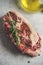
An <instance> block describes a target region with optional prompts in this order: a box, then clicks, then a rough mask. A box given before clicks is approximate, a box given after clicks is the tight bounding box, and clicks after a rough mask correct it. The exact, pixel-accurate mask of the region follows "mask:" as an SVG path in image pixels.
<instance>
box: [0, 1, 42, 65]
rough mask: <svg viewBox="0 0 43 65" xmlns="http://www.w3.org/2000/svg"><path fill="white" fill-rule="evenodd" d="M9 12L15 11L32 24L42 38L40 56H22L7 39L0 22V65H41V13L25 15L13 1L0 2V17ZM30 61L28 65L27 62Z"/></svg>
mask: <svg viewBox="0 0 43 65" xmlns="http://www.w3.org/2000/svg"><path fill="white" fill-rule="evenodd" d="M10 10H17V11H18V12H20V13H21V14H22V15H23V16H24V17H25V18H26V19H27V20H28V22H30V23H31V24H32V26H33V27H34V28H35V29H36V31H37V32H38V33H39V34H40V36H41V38H42V51H41V55H40V56H37V57H33V58H32V57H29V56H27V55H24V54H22V53H21V52H20V51H19V50H18V49H17V48H16V47H15V46H14V45H13V44H12V42H11V41H10V40H9V38H7V36H6V33H5V31H4V30H3V26H2V21H1V20H0V65H43V13H41V12H37V13H33V14H32V13H31V14H29V13H26V12H24V11H23V10H21V9H20V8H18V7H17V6H16V4H15V0H0V17H2V16H3V15H4V14H5V13H6V12H8V11H10ZM28 60H29V61H30V63H29V64H28V63H27V61H28Z"/></svg>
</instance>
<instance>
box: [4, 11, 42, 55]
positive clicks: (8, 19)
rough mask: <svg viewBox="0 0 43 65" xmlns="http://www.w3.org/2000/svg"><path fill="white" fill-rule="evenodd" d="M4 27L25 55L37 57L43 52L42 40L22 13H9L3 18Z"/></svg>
mask: <svg viewBox="0 0 43 65" xmlns="http://www.w3.org/2000/svg"><path fill="white" fill-rule="evenodd" d="M3 26H4V28H5V31H6V33H7V34H8V36H9V38H10V39H11V40H12V42H13V43H14V45H15V46H16V47H17V48H18V49H19V50H20V51H21V52H23V53H25V54H28V55H30V56H37V55H39V54H40V50H41V38H40V36H39V34H38V33H37V32H36V31H35V30H34V29H33V27H32V26H31V24H30V23H28V22H27V21H26V20H25V19H24V18H23V17H22V15H21V14H20V13H18V12H15V11H14V12H11V11H9V12H8V13H7V14H5V15H4V16H3Z"/></svg>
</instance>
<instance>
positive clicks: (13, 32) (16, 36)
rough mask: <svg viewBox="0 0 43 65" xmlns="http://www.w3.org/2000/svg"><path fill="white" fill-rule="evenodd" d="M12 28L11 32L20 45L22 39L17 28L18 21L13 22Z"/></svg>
mask: <svg viewBox="0 0 43 65" xmlns="http://www.w3.org/2000/svg"><path fill="white" fill-rule="evenodd" d="M10 23H11V28H10V32H11V34H12V36H13V37H14V39H15V41H16V44H17V45H19V44H20V37H19V35H18V31H19V30H18V29H17V28H16V21H14V20H11V21H10Z"/></svg>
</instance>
